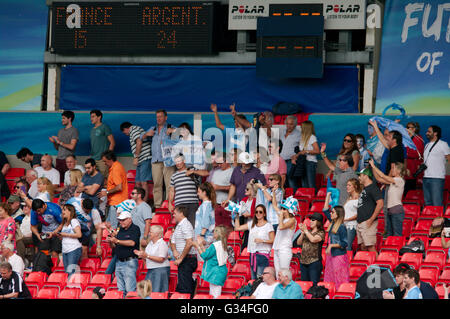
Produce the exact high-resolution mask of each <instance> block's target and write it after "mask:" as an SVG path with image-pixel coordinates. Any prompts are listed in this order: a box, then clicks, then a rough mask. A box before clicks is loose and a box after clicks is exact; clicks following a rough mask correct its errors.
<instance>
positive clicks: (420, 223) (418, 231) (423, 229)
mask: <svg viewBox="0 0 450 319" xmlns="http://www.w3.org/2000/svg"><path fill="white" fill-rule="evenodd" d="M432 222H433V219H428V218H427V219H423V218H421V217H419V219H418V220H417V224H416V226H415V227H414V229H413V230H412V235H413V236H414V235H428V233H429V230H430V226H431V223H432Z"/></svg>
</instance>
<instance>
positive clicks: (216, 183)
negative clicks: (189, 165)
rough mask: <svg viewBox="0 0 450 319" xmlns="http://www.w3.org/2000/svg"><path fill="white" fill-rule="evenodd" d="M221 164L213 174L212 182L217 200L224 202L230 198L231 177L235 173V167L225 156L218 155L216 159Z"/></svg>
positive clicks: (219, 202) (220, 202)
mask: <svg viewBox="0 0 450 319" xmlns="http://www.w3.org/2000/svg"><path fill="white" fill-rule="evenodd" d="M215 161H216V163H217V164H218V165H219V169H217V170H215V171H214V173H213V175H212V176H211V179H210V183H211V185H212V186H213V187H214V190H215V191H216V202H217V204H222V202H223V201H226V200H227V198H228V191H229V190H230V185H231V183H230V179H231V174H233V168H232V167H231V165H230V163H228V162H227V161H225V159H224V158H223V156H221V155H220V156H217V157H216V159H215Z"/></svg>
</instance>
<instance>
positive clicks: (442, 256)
mask: <svg viewBox="0 0 450 319" xmlns="http://www.w3.org/2000/svg"><path fill="white" fill-rule="evenodd" d="M446 259H447V254H446V253H444V252H437V251H428V252H427V255H426V257H425V259H424V260H423V261H422V264H421V266H420V268H421V269H422V268H436V269H437V270H439V271H441V270H442V269H443V268H444V265H445V261H446Z"/></svg>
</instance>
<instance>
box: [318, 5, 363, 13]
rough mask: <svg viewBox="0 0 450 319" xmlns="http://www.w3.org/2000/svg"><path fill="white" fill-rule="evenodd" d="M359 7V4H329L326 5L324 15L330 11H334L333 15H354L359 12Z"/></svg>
mask: <svg viewBox="0 0 450 319" xmlns="http://www.w3.org/2000/svg"><path fill="white" fill-rule="evenodd" d="M360 10H361V6H360V5H359V4H349V5H347V6H346V5H343V4H335V5H332V4H329V5H327V8H326V10H325V12H326V13H329V12H330V11H334V12H335V13H355V12H360Z"/></svg>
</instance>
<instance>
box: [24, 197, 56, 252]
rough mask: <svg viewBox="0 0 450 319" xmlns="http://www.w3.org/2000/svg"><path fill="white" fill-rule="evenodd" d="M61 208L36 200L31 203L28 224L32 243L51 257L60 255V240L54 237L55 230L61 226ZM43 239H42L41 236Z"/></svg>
mask: <svg viewBox="0 0 450 319" xmlns="http://www.w3.org/2000/svg"><path fill="white" fill-rule="evenodd" d="M61 222H62V218H61V207H59V205H58V204H55V203H51V202H48V203H45V202H44V201H43V200H41V199H39V198H36V199H34V200H33V202H32V203H31V214H30V224H31V227H30V228H31V232H32V233H33V235H34V236H33V243H34V245H35V246H36V247H39V248H40V249H41V250H49V251H51V254H52V257H56V258H58V255H59V253H61V240H60V239H59V238H58V237H57V236H55V233H54V232H55V230H56V229H57V228H58V226H59V225H60V224H61ZM43 235H45V236H44V238H42V236H43Z"/></svg>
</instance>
